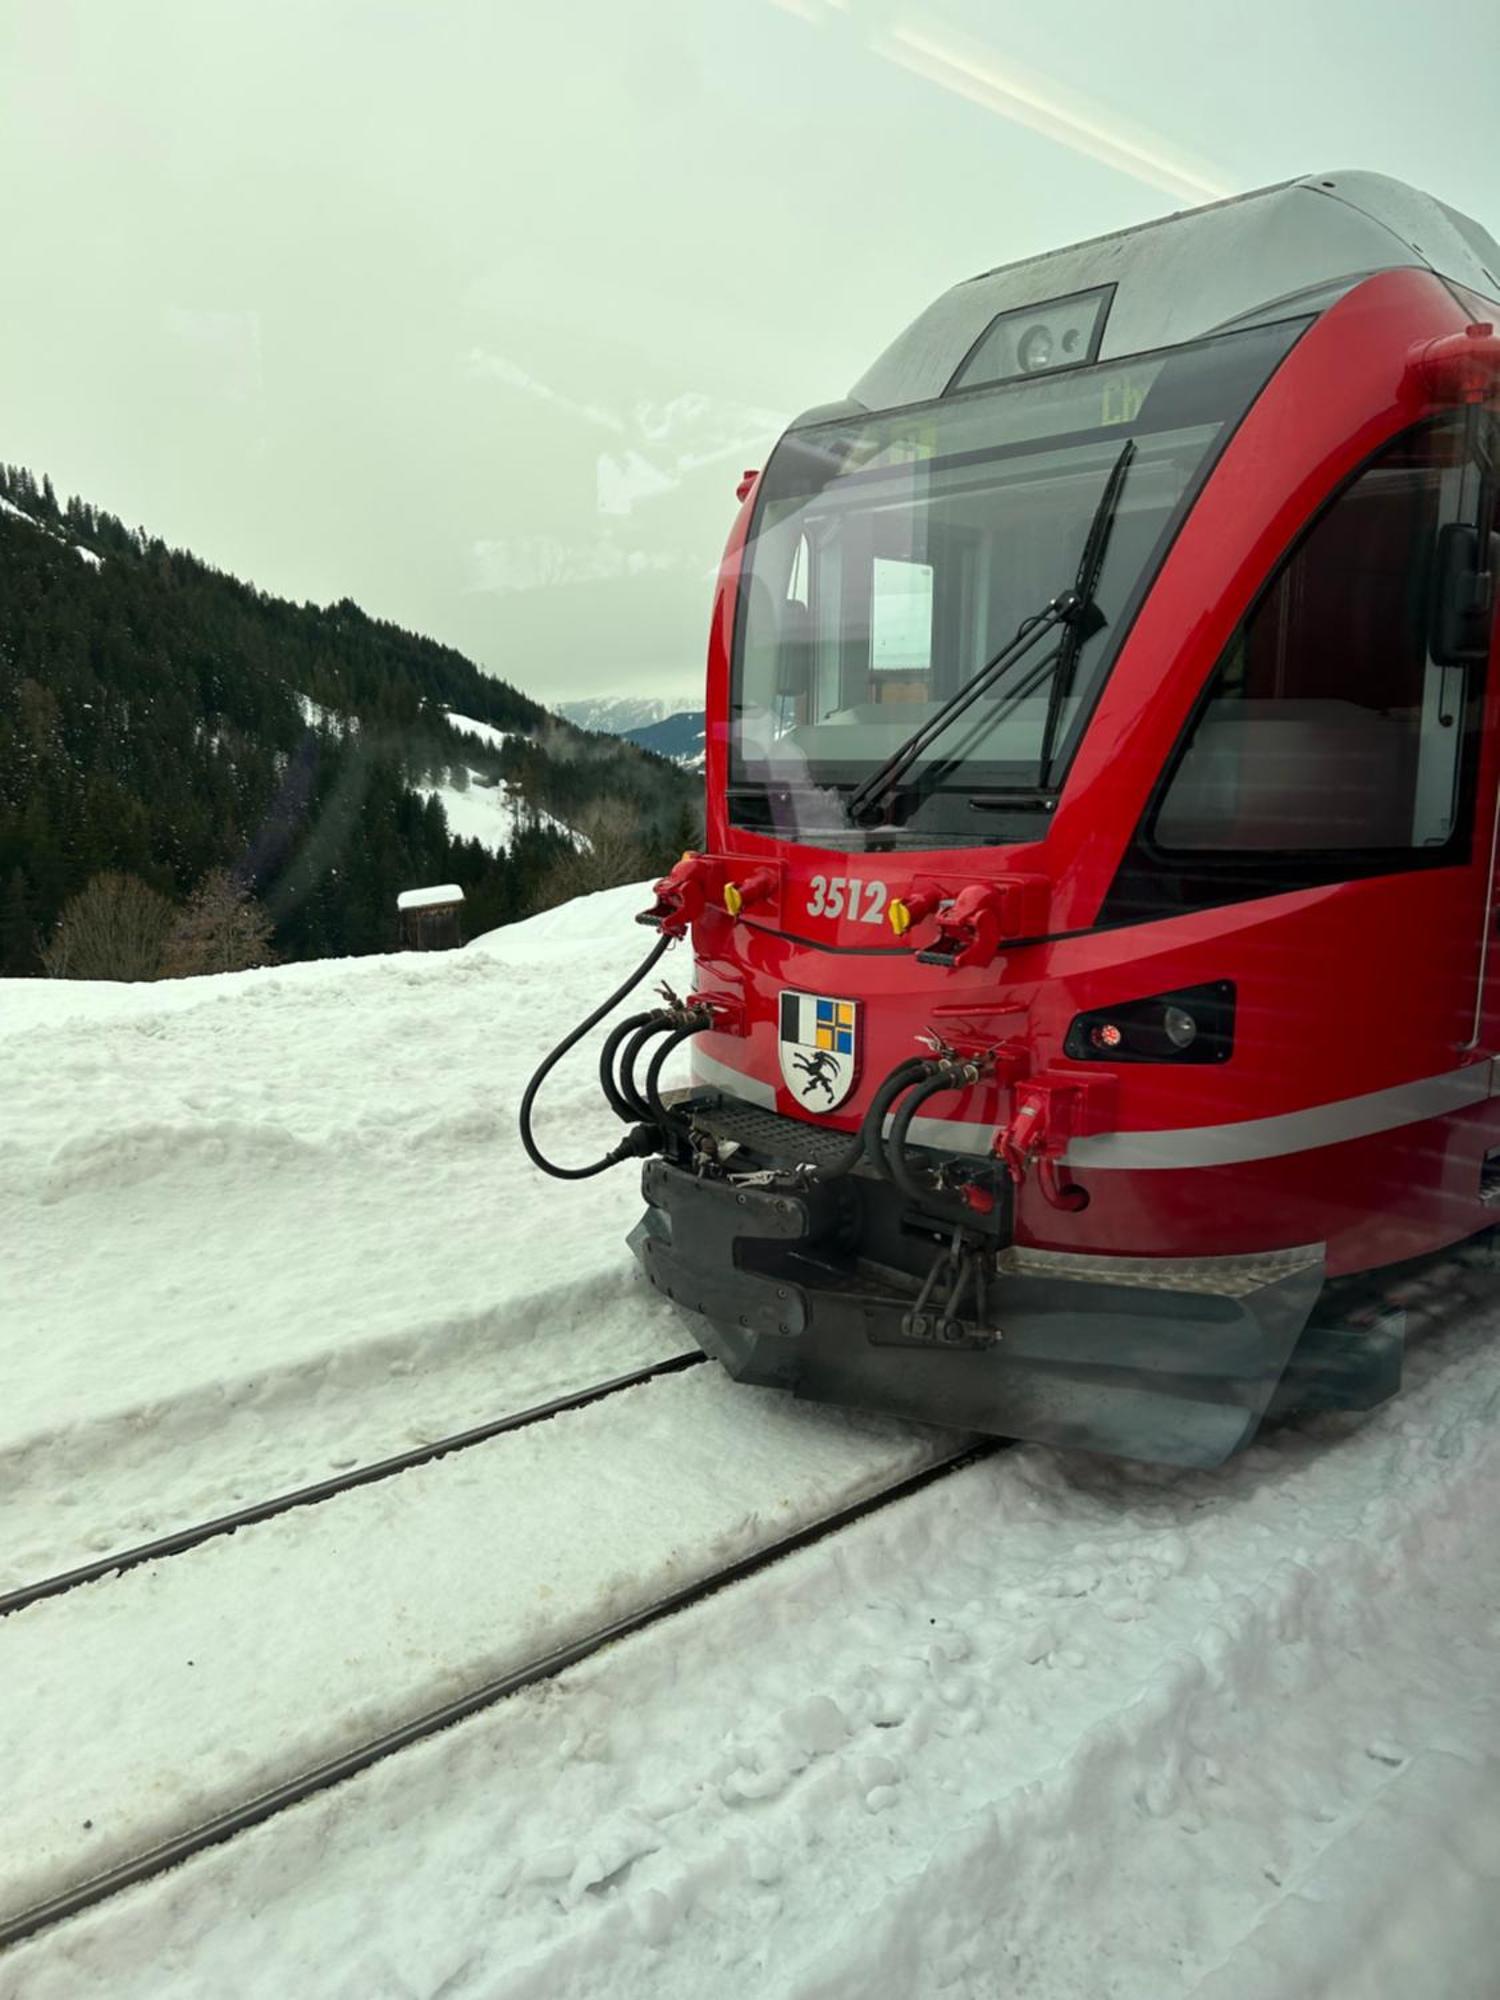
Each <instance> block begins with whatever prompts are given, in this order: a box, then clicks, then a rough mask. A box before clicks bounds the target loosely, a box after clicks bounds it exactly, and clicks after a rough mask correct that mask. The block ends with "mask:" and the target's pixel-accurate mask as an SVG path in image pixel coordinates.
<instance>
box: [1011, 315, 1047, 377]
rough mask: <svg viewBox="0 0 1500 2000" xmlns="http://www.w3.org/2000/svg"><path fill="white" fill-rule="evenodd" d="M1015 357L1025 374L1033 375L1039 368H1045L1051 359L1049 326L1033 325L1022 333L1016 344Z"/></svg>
mask: <svg viewBox="0 0 1500 2000" xmlns="http://www.w3.org/2000/svg"><path fill="white" fill-rule="evenodd" d="M1016 359H1017V361H1019V362H1020V364H1021V368H1022V370H1023V372H1024V373H1025V374H1027V375H1034V374H1035V373H1036V371H1037V370H1038V369H1039V368H1045V367H1046V366H1047V363H1048V362H1049V361H1050V360H1051V359H1052V329H1051V327H1050V326H1034V327H1031V328H1030V329H1029V330H1028V331H1027V332H1025V333H1023V334H1022V335H1021V338H1020V340H1019V341H1018V342H1017V344H1016Z"/></svg>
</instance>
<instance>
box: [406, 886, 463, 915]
mask: <svg viewBox="0 0 1500 2000" xmlns="http://www.w3.org/2000/svg"><path fill="white" fill-rule="evenodd" d="M463 899H464V892H463V890H462V889H460V888H459V886H458V884H457V883H456V882H441V883H439V884H438V886H437V887H436V888H434V889H403V890H402V891H401V893H400V895H399V896H398V897H397V898H396V908H397V909H398V910H438V909H441V908H443V906H444V905H445V904H447V903H461V902H462V901H463Z"/></svg>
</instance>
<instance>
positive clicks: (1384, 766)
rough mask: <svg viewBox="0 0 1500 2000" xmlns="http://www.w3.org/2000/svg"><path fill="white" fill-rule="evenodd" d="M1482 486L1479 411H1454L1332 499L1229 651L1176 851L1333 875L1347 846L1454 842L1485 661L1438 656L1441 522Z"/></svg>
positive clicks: (1174, 811)
mask: <svg viewBox="0 0 1500 2000" xmlns="http://www.w3.org/2000/svg"><path fill="white" fill-rule="evenodd" d="M1477 496H1478V477H1477V473H1476V471H1475V469H1474V468H1473V467H1472V465H1471V464H1470V462H1469V459H1468V454H1467V451H1466V447H1465V441H1464V432H1463V426H1462V421H1461V420H1459V421H1457V422H1455V421H1453V420H1451V419H1447V418H1444V419H1441V420H1439V421H1437V422H1435V423H1432V424H1427V425H1423V426H1421V427H1420V428H1418V429H1417V430H1414V431H1410V432H1407V433H1405V434H1404V435H1403V436H1401V437H1399V438H1397V439H1396V440H1395V441H1394V442H1393V443H1391V444H1390V445H1388V446H1386V447H1385V448H1384V449H1383V450H1382V451H1381V452H1380V453H1379V454H1378V455H1377V456H1376V457H1375V458H1374V459H1372V460H1371V461H1370V462H1369V464H1367V465H1366V466H1365V468H1364V469H1363V471H1361V472H1360V473H1359V474H1358V475H1357V476H1356V478H1355V479H1354V480H1353V481H1352V482H1351V483H1350V484H1349V485H1348V486H1346V487H1345V488H1344V490H1343V492H1342V493H1341V494H1339V496H1338V497H1337V498H1336V499H1335V500H1334V501H1333V502H1332V504H1331V505H1330V506H1328V507H1327V508H1325V510H1324V511H1323V512H1322V514H1320V515H1319V517H1318V518H1317V519H1316V520H1315V521H1314V522H1313V524H1312V526H1311V527H1310V528H1309V529H1308V530H1307V531H1306V533H1305V534H1304V535H1303V536H1302V538H1301V539H1300V541H1299V542H1298V543H1297V545H1296V547H1295V548H1294V549H1293V550H1292V551H1291V553H1290V554H1289V555H1288V556H1287V557H1286V558H1285V559H1284V561H1283V562H1282V563H1281V565H1280V567H1279V568H1278V569H1277V571H1276V572H1275V574H1274V575H1273V576H1272V578H1271V580H1270V582H1269V584H1268V585H1267V586H1266V588H1265V589H1264V590H1263V591H1262V593H1261V595H1260V597H1259V599H1258V600H1257V602H1256V603H1255V605H1254V607H1253V609H1252V610H1251V611H1250V613H1249V615H1248V617H1247V618H1246V619H1245V620H1244V622H1243V624H1242V625H1241V626H1240V628H1239V630H1238V631H1237V632H1236V633H1235V635H1234V637H1233V638H1232V639H1231V641H1230V643H1229V645H1228V647H1227V648H1226V649H1225V652H1224V655H1223V657H1222V658H1221V660H1220V662H1219V665H1218V667H1217V668H1216V670H1215V673H1214V676H1213V679H1212V681H1211V682H1210V684H1209V687H1208V689H1207V691H1206V698H1205V700H1204V702H1203V704H1202V706H1201V707H1200V710H1199V713H1198V716H1197V718H1196V721H1195V722H1194V725H1193V727H1192V730H1191V733H1190V735H1189V737H1188V740H1187V743H1186V746H1185V748H1184V750H1183V752H1182V754H1181V756H1180V759H1179V761H1178V763H1177V767H1176V769H1175V771H1174V772H1173V773H1172V775H1171V778H1170V780H1169V782H1168V784H1167V786H1166V789H1165V792H1164V793H1163V795H1162V798H1161V803H1160V805H1159V807H1158V809H1157V814H1156V819H1155V825H1154V828H1153V829H1152V843H1153V845H1154V846H1155V848H1156V849H1157V850H1158V851H1159V852H1161V853H1163V854H1164V855H1167V856H1177V855H1195V854H1196V855H1222V856H1225V857H1229V856H1234V855H1239V856H1246V857H1250V856H1259V857H1270V856H1273V855H1285V856H1288V857H1296V858H1297V859H1298V860H1301V861H1306V860H1308V859H1309V858H1311V859H1312V860H1313V861H1314V865H1315V866H1316V864H1317V863H1318V862H1319V861H1321V862H1322V863H1323V864H1325V865H1324V867H1323V868H1322V869H1321V870H1320V871H1319V872H1320V873H1322V874H1323V875H1324V877H1325V879H1327V873H1328V865H1336V861H1337V857H1340V856H1346V857H1350V858H1351V859H1353V858H1354V857H1357V856H1366V857H1373V856H1375V855H1383V856H1385V857H1386V860H1385V864H1384V865H1385V866H1387V867H1390V868H1399V867H1401V866H1402V865H1403V863H1402V861H1401V860H1400V859H1399V855H1400V853H1401V852H1403V851H1404V852H1406V853H1408V854H1411V855H1413V857H1414V856H1415V854H1416V852H1417V851H1425V852H1427V853H1429V854H1431V853H1432V852H1433V851H1435V850H1441V849H1446V848H1449V847H1450V845H1451V844H1452V843H1453V842H1454V840H1455V836H1456V835H1457V833H1458V831H1459V818H1460V815H1459V798H1460V778H1461V773H1462V767H1463V746H1464V742H1465V738H1466V734H1467V733H1468V727H1469V725H1468V721H1467V719H1466V718H1467V708H1468V705H1469V703H1470V700H1471V697H1472V694H1473V692H1474V689H1473V682H1474V681H1475V680H1476V678H1477V668H1476V667H1474V666H1452V665H1441V664H1439V663H1438V662H1437V661H1436V660H1434V658H1433V657H1432V652H1431V646H1430V632H1431V627H1432V620H1431V606H1430V598H1431V592H1432V588H1433V579H1434V568H1435V560H1436V552H1437V548H1438V533H1439V529H1440V528H1441V527H1443V526H1444V525H1445V524H1447V523H1449V522H1454V521H1473V520H1474V519H1475V515H1476V505H1477ZM1406 865H1410V864H1409V863H1408V864H1406ZM1266 886H1276V885H1275V884H1269V885H1263V886H1262V888H1261V891H1260V892H1261V893H1265V888H1266ZM1284 886H1288V887H1290V886H1293V882H1292V881H1291V880H1288V882H1287V883H1286V884H1285V885H1284ZM1216 900H1217V898H1216Z"/></svg>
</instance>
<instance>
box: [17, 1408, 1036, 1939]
mask: <svg viewBox="0 0 1500 2000" xmlns="http://www.w3.org/2000/svg"><path fill="white" fill-rule="evenodd" d="M1006 1448H1007V1440H1005V1439H1003V1438H980V1439H978V1440H974V1441H971V1442H969V1443H967V1444H965V1446H964V1448H963V1449H962V1450H961V1451H958V1452H953V1453H950V1454H949V1455H948V1457H946V1458H941V1459H938V1460H937V1461H936V1462H935V1463H934V1464H931V1465H926V1466H923V1467H922V1469H921V1470H920V1471H919V1472H913V1473H908V1474H907V1475H906V1477H905V1478H903V1479H898V1480H896V1481H895V1482H894V1483H893V1484H891V1485H890V1486H887V1487H883V1488H882V1489H881V1491H880V1492H878V1493H871V1494H867V1495H866V1497H865V1498H864V1499H863V1500H855V1501H852V1502H851V1503H850V1504H849V1505H848V1506H847V1507H841V1508H839V1509H838V1510H837V1511H836V1512H834V1513H832V1514H828V1515H825V1516H824V1517H823V1519H822V1520H820V1521H814V1522H811V1523H809V1525H808V1526H806V1527H803V1528H798V1529H796V1530H794V1532H793V1533H791V1534H789V1535H784V1536H782V1538H781V1539H780V1540H779V1541H775V1542H771V1543H768V1544H767V1545H766V1547H765V1548H762V1549H756V1550H754V1551H752V1553H751V1554H749V1555H746V1556H741V1557H739V1558H738V1560H737V1561H735V1562H732V1563H728V1564H726V1565H725V1567H724V1568H723V1569H718V1570H714V1571H712V1572H711V1573H710V1574H709V1575H708V1576H704V1577H700V1578H699V1579H698V1580H697V1581H696V1582H694V1583H686V1584H683V1585H681V1586H680V1587H679V1588H678V1589H676V1590H673V1591H669V1592H668V1594H667V1595H666V1596H665V1597H659V1598H656V1599H655V1600H654V1601H653V1602H652V1603H650V1604H648V1605H645V1606H643V1607H642V1609H640V1610H639V1611H631V1612H627V1613H626V1614H625V1615H624V1616H623V1617H621V1618H616V1619H614V1620H612V1621H611V1622H610V1623H609V1624H608V1625H601V1626H599V1627H597V1628H596V1630H594V1631H592V1632H590V1633H587V1634H585V1636H584V1637H583V1638H581V1639H574V1640H572V1641H570V1642H569V1643H568V1644H567V1645H566V1646H559V1647H558V1648H557V1649H556V1651H554V1652H551V1653H547V1654H545V1655H544V1656H543V1657H542V1658H541V1659H539V1660H533V1661H532V1662H531V1663H530V1665H528V1666H524V1667H516V1668H513V1669H512V1670H511V1671H510V1672H509V1673H505V1674H499V1675H497V1676H496V1677H495V1678H494V1679H493V1680H488V1681H484V1682H482V1683H481V1684H480V1686H478V1687H476V1688H473V1689H471V1690H470V1692H469V1693H468V1694H464V1695H459V1696H458V1697H457V1698H456V1699H455V1700H453V1701H449V1702H444V1704H443V1705H442V1707H441V1708H433V1709H428V1710H427V1711H426V1712H425V1713H423V1714H421V1715H418V1716H414V1717H413V1718H412V1719H411V1720H410V1721H409V1722H403V1723H400V1724H398V1725H397V1726H396V1727H395V1728H394V1729H388V1730H385V1731H383V1732H382V1733H381V1734H380V1735H379V1736H374V1737H371V1738H370V1739H369V1740H368V1741H367V1742H365V1743H361V1744H358V1745H356V1747H355V1748H354V1749H352V1750H346V1751H343V1752H342V1753H341V1754H340V1755H339V1756H337V1757H330V1758H328V1759H327V1760H326V1761H325V1762H324V1763H321V1764H315V1765H313V1766H312V1768H311V1769H310V1770H307V1771H304V1772H302V1773H301V1774H300V1775H299V1776H298V1777H295V1778H288V1779H286V1780H285V1781H284V1782H283V1783H281V1784H279V1785H273V1786H272V1787H271V1788H270V1790H268V1791H264V1792H260V1793H257V1794H256V1796H255V1797H254V1798H251V1799H246V1800H244V1801H243V1802H242V1803H241V1804H239V1805H237V1806H229V1807H227V1808H226V1809H225V1810H224V1811H223V1812H219V1813H215V1814H214V1815H213V1816H212V1817H211V1818H209V1819H206V1820H203V1821H200V1823H199V1824H198V1825H197V1826H194V1827H190V1828H188V1829H187V1831H186V1832H183V1833H179V1834H174V1835H173V1836H172V1838H171V1839H170V1840H164V1841H160V1842H159V1843H158V1844H157V1845H156V1846H155V1847H150V1848H147V1849H146V1850H145V1851H144V1852H143V1853H141V1854H137V1855H134V1856H133V1857H132V1858H131V1859H130V1860H128V1861H122V1862H119V1863H117V1864H116V1866H115V1867H113V1868H107V1869H105V1870H104V1871H103V1872H102V1873H101V1874H98V1875H94V1876H91V1877H90V1878H89V1879H88V1880H87V1881H83V1882H79V1883H76V1884H75V1885H74V1886H73V1887H72V1888H71V1889H64V1890H62V1891H61V1892H60V1893H59V1894H57V1895H55V1896H49V1897H47V1898H46V1900H45V1901H43V1902H40V1903H34V1904H32V1905H31V1907H30V1908H29V1909H25V1910H21V1911H18V1912H17V1914H16V1915H15V1916H12V1917H7V1918H4V1919H0V1951H3V1950H5V1949H6V1948H7V1947H8V1946H10V1945H13V1944H19V1943H21V1942H22V1940H23V1939H25V1938H29V1937H35V1936H36V1934H37V1933H38V1932H39V1931H44V1930H49V1929H50V1928H51V1927H52V1926H53V1925H54V1924H59V1923H62V1922H63V1921H64V1920H65V1919H66V1918H68V1917H74V1916H78V1915H79V1914H80V1913H81V1912H82V1911H84V1910H88V1909H92V1908H94V1907H95V1905H97V1904H99V1903H103V1902H106V1901H107V1900H108V1899H109V1898H110V1897H112V1896H116V1895H118V1894H119V1893H120V1891H121V1890H123V1889H129V1888H133V1887H134V1886H135V1885H136V1884H137V1883H140V1882H146V1881H149V1880H150V1879H151V1878H152V1877H153V1876H155V1875H160V1874H163V1873H164V1872H165V1871H166V1870H167V1869H169V1868H175V1867H177V1866H178V1864H179V1863H181V1862H183V1861H187V1860H190V1859H191V1858H192V1857H193V1856H194V1855H197V1854H202V1853H204V1852H205V1851H206V1850H207V1849H209V1848H212V1847H218V1846H220V1845H222V1843H223V1842H225V1841H227V1840H232V1839H233V1838H234V1837H235V1835H236V1834H240V1833H245V1832H248V1830H249V1829H250V1828H251V1827H255V1826H260V1825H261V1824H263V1823H264V1822H265V1821H266V1820H268V1819H273V1818H275V1817H276V1815H277V1814H279V1813H283V1812H285V1811H286V1810H287V1809H288V1808H289V1807H291V1806H295V1805H300V1804H301V1803H302V1802H303V1801H304V1800H305V1799H310V1798H313V1797H315V1796H316V1795H317V1794H318V1793H319V1792H326V1791H329V1790H331V1789H332V1788H333V1787H334V1786H335V1785H341V1784H343V1783H344V1781H345V1780H346V1779H348V1778H353V1777H357V1776H358V1775H359V1773H360V1772H362V1771H367V1770H369V1768H370V1766H371V1765H372V1764H378V1763H380V1762H381V1761H382V1760H383V1759H385V1758H386V1757H390V1756H393V1755H394V1754H395V1753H396V1752H397V1751H399V1750H405V1749H406V1748H408V1747H409V1746H410V1745H411V1744H413V1743H420V1742H421V1741H422V1740H423V1739H424V1738H425V1737H429V1736H436V1735H438V1734H439V1733H440V1732H441V1731H442V1730H444V1729H450V1728H452V1726H453V1725H454V1724H455V1723H457V1722H463V1721H466V1720H467V1719H468V1718H469V1717H470V1716H471V1715H477V1714H479V1713H480V1712H481V1711H482V1710H484V1709H486V1708H492V1707H494V1706H495V1704H496V1703H498V1702H501V1701H504V1700H506V1699H507V1697H509V1696H511V1695H514V1694H519V1693H521V1692H522V1691H523V1689H526V1688H529V1687H535V1686H536V1685H537V1684H538V1683H539V1682H542V1681H547V1680H552V1679H555V1678H556V1676H557V1675H558V1674H561V1673H563V1672H565V1671H566V1670H567V1669H568V1668H569V1667H574V1666H577V1665H578V1664H579V1663H580V1662H581V1661H583V1660H587V1659H589V1658H591V1657H592V1656H593V1655H594V1654H595V1653H598V1652H601V1651H602V1650H603V1649H604V1648H605V1647H606V1646H610V1645H613V1644H614V1643H615V1642H616V1641H617V1640H619V1639H626V1638H629V1637H631V1636H632V1635H633V1634H634V1633H637V1632H641V1631H644V1630H645V1629H646V1628H647V1627H648V1626H651V1625H656V1624H659V1623H660V1622H661V1621H662V1620H663V1619H665V1618H670V1617H671V1616H672V1615H673V1614H674V1613H676V1612H678V1611H684V1610H686V1609H687V1608H688V1607H689V1606H690V1605H693V1604H697V1603H700V1602H702V1600H703V1599H705V1598H708V1597H712V1596H715V1595H717V1593H718V1592H719V1591H721V1590H724V1589H727V1588H728V1587H729V1586H730V1585H731V1584H735V1583H741V1582H743V1581H744V1580H745V1579H746V1578H747V1577H751V1576H754V1575H756V1574H757V1572H759V1571H760V1570H763V1569H769V1568H770V1566H771V1565H772V1564H773V1563H777V1562H780V1561H782V1560H783V1558H785V1557H787V1556H790V1555H795V1554H796V1553H797V1552H798V1551H799V1550H801V1549H805V1548H810V1547H812V1546H813V1545H814V1544H815V1543H817V1542H820V1541H823V1540H824V1539H826V1538H827V1537H828V1536H831V1535H834V1534H837V1533H838V1532H839V1531H840V1530H841V1529H844V1528H847V1527H850V1526H852V1525H853V1523H854V1522H856V1521H860V1520H863V1519H864V1518H865V1517H866V1516H867V1515H870V1514H874V1513H877V1512H879V1511H880V1510H881V1509H882V1508H885V1507H889V1506H892V1505H894V1504H895V1503H896V1502H897V1501H900V1500H904V1499H907V1498H909V1497H910V1496H911V1495H912V1494H915V1493H920V1492H921V1491H922V1489H923V1488H924V1487H927V1486H931V1485H933V1484H934V1483H935V1482H936V1481H937V1480H939V1479H944V1478H946V1477H948V1475H949V1474H951V1473H954V1472H959V1471H962V1470H963V1469H964V1468H965V1467H966V1466H970V1465H974V1464H977V1463H978V1462H979V1461H980V1460H982V1459H985V1458H988V1457H990V1456H991V1455H992V1454H993V1453H995V1452H997V1451H1002V1450H1004V1449H1006Z"/></svg>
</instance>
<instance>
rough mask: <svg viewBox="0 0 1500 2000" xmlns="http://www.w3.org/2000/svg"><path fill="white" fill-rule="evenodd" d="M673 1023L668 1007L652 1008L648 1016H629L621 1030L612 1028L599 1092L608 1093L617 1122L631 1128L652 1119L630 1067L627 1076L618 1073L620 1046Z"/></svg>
mask: <svg viewBox="0 0 1500 2000" xmlns="http://www.w3.org/2000/svg"><path fill="white" fill-rule="evenodd" d="M670 1019H671V1015H670V1014H669V1013H668V1011H667V1009H666V1008H665V1007H648V1008H647V1009H646V1010H645V1012H644V1013H640V1014H627V1015H626V1016H625V1018H624V1020H623V1021H621V1022H620V1023H619V1025H618V1026H617V1027H615V1028H611V1030H610V1032H609V1036H608V1039H607V1040H606V1041H605V1044H604V1047H603V1048H602V1049H601V1050H600V1051H599V1088H600V1089H601V1090H602V1091H603V1092H604V1096H605V1101H606V1102H607V1103H608V1105H609V1108H610V1110H611V1111H613V1112H614V1114H615V1116H616V1117H617V1118H623V1119H624V1121H625V1123H626V1124H627V1125H629V1124H631V1123H633V1122H634V1121H635V1120H636V1119H638V1118H646V1117H648V1116H649V1115H650V1113H649V1108H648V1106H647V1105H646V1104H645V1103H643V1102H642V1100H641V1098H640V1095H639V1094H638V1092H637V1091H636V1089H635V1085H634V1082H633V1080H632V1079H631V1076H630V1070H629V1067H628V1066H627V1068H626V1071H625V1074H624V1075H623V1076H617V1075H616V1073H615V1062H616V1058H617V1057H618V1055H619V1053H620V1045H621V1044H622V1043H623V1042H624V1041H626V1040H627V1039H628V1037H630V1036H631V1035H633V1034H635V1033H636V1032H637V1031H638V1030H639V1029H641V1028H651V1027H657V1026H660V1027H665V1026H666V1024H667V1022H668V1021H669V1020H670Z"/></svg>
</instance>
